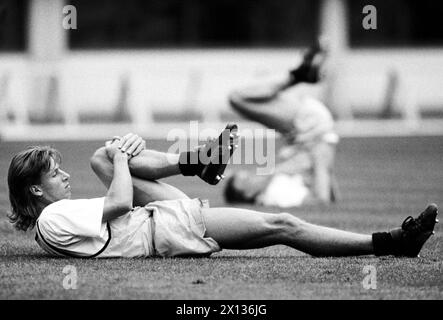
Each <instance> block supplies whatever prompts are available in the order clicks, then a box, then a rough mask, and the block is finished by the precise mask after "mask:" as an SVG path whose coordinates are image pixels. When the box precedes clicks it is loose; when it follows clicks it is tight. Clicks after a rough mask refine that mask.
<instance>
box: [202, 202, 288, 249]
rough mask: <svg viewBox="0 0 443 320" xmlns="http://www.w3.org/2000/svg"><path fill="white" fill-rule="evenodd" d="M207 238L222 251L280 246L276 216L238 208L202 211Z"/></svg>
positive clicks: (281, 240)
mask: <svg viewBox="0 0 443 320" xmlns="http://www.w3.org/2000/svg"><path fill="white" fill-rule="evenodd" d="M202 214H203V217H204V219H205V224H206V236H207V237H211V238H213V239H214V240H215V241H216V242H217V243H218V244H219V245H220V246H221V247H222V248H225V249H255V248H263V247H266V246H271V245H275V244H283V242H284V241H283V237H282V232H281V231H282V229H281V228H280V227H279V224H278V223H276V220H278V216H279V214H271V213H263V212H258V211H253V210H246V209H238V208H204V209H202Z"/></svg>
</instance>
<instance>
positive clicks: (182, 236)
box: [145, 198, 221, 257]
mask: <svg viewBox="0 0 443 320" xmlns="http://www.w3.org/2000/svg"><path fill="white" fill-rule="evenodd" d="M203 207H209V203H208V201H207V200H201V199H198V198H196V199H178V200H164V201H155V202H151V203H148V204H147V205H146V206H145V208H146V209H147V210H149V211H150V212H152V218H153V220H152V223H153V228H152V233H153V234H152V239H153V246H154V250H155V254H156V255H159V256H162V257H174V256H209V255H211V253H213V252H217V251H221V248H220V246H219V245H218V243H217V242H216V241H215V240H214V239H212V238H209V237H205V236H204V235H205V232H206V226H205V222H204V218H203V215H202V208H203Z"/></svg>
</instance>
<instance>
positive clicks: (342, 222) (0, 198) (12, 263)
mask: <svg viewBox="0 0 443 320" xmlns="http://www.w3.org/2000/svg"><path fill="white" fill-rule="evenodd" d="M42 143H43V142H42ZM46 143H50V144H51V145H53V146H55V147H56V148H58V149H59V150H60V151H61V152H62V154H64V160H63V167H64V168H65V169H66V170H67V171H68V172H69V173H70V174H71V185H72V190H73V195H74V198H80V197H93V196H102V195H103V194H104V192H105V189H104V187H102V186H101V184H100V183H99V181H98V180H97V179H96V178H95V177H94V175H93V174H92V172H91V171H90V169H89V164H88V158H89V156H90V155H91V154H92V152H93V150H94V148H96V147H98V146H100V144H101V142H98V141H95V142H53V143H51V142H46ZM27 145H28V144H27V143H16V142H14V143H13V142H1V143H0V177H1V181H2V183H1V184H0V210H1V218H0V232H1V237H0V299H442V298H443V276H442V275H443V246H442V245H441V242H442V235H441V233H442V232H441V226H440V225H437V229H436V235H435V236H434V237H432V238H431V239H430V240H429V241H428V242H427V243H426V245H425V247H424V249H423V250H422V252H421V258H415V259H409V258H401V259H400V258H393V257H384V258H375V257H372V256H367V257H366V256H365V257H356V258H313V257H310V256H308V255H305V254H302V253H300V252H297V251H295V250H293V249H290V248H287V247H284V246H274V247H270V248H266V249H260V250H248V251H235V250H223V251H222V252H220V253H217V254H214V255H213V256H212V257H211V258H204V259H192V258H187V259H185V258H180V259H178V258H175V259H162V258H150V259H132V260H130V259H109V260H71V259H61V258H51V257H49V256H48V255H46V254H45V253H44V252H43V251H42V250H41V249H40V248H39V247H38V246H37V244H36V243H35V242H34V241H33V237H34V231H32V232H29V234H22V233H20V232H17V231H14V230H13V229H12V227H11V226H10V225H9V223H8V222H7V219H6V217H5V216H6V210H8V209H9V204H8V199H7V185H6V175H7V167H8V164H9V161H10V158H11V156H12V154H13V153H15V152H16V151H19V150H21V149H23V148H24V147H25V146H27ZM149 146H150V147H152V148H156V149H160V150H165V151H166V149H167V147H168V145H167V144H166V143H165V142H161V141H153V142H151V141H150V142H149ZM336 167H337V177H338V181H339V184H340V190H341V196H342V200H341V202H340V203H338V204H336V205H332V206H330V207H321V206H309V207H305V208H300V209H291V210H289V211H290V212H291V213H293V214H294V215H297V216H298V217H301V218H303V219H306V220H308V221H310V222H313V223H318V224H323V225H327V226H331V227H339V228H344V229H347V230H351V231H357V232H367V233H370V232H372V231H376V230H386V229H387V228H389V227H394V226H395V227H396V226H398V225H399V224H400V223H401V222H402V221H403V219H404V218H405V217H407V216H408V215H414V216H415V215H416V214H417V213H418V212H419V211H421V210H423V209H424V207H425V206H426V204H427V203H428V202H435V203H437V204H440V205H442V206H443V137H410V138H348V139H343V140H342V141H341V144H340V145H339V148H338V154H337V165H336ZM235 168H236V166H232V167H230V170H235ZM166 181H167V182H170V183H172V184H174V185H176V186H178V187H179V188H181V189H182V190H184V191H185V192H186V193H187V194H188V195H189V196H191V197H197V196H198V197H201V198H207V199H209V200H210V202H211V206H213V207H215V206H224V205H226V204H225V203H224V201H223V198H222V196H221V192H222V190H223V183H220V184H219V185H217V186H215V187H208V186H207V185H205V184H204V183H202V182H200V181H199V180H198V179H195V178H184V177H174V178H168V179H166ZM245 207H247V208H249V207H248V206H245ZM253 208H254V209H257V210H264V211H266V209H265V208H260V207H253ZM267 211H271V212H276V210H275V209H271V210H269V209H268V210H267ZM67 265H73V266H75V267H76V269H77V275H78V283H77V289H76V290H65V289H64V288H63V279H64V277H65V276H66V275H65V274H64V273H63V268H64V267H65V266H67ZM367 265H372V266H374V267H375V268H376V271H377V274H376V275H377V288H376V289H371V290H367V289H365V288H364V287H363V285H362V281H363V279H364V277H365V276H366V274H365V273H364V272H363V268H364V267H365V266H367Z"/></svg>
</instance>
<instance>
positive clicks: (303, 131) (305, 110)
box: [283, 96, 339, 144]
mask: <svg viewBox="0 0 443 320" xmlns="http://www.w3.org/2000/svg"><path fill="white" fill-rule="evenodd" d="M283 99H291V100H289V101H288V103H293V104H295V105H296V108H295V113H296V114H295V116H294V118H293V123H294V128H295V130H294V132H292V133H290V134H288V135H286V138H287V139H288V140H289V141H290V142H291V143H293V142H296V143H310V142H312V141H315V140H322V141H324V142H327V143H332V144H336V143H338V140H339V137H338V135H337V133H336V132H335V128H334V119H333V117H332V114H331V112H330V111H329V109H328V108H327V107H326V106H325V105H324V104H323V103H322V102H321V101H320V100H318V99H315V98H312V97H310V96H300V97H286V98H283Z"/></svg>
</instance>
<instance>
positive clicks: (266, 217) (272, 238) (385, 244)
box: [203, 204, 438, 257]
mask: <svg viewBox="0 0 443 320" xmlns="http://www.w3.org/2000/svg"><path fill="white" fill-rule="evenodd" d="M437 213H438V210H437V206H436V205H435V204H431V205H429V206H428V207H427V208H426V209H425V210H424V211H423V212H422V213H421V214H420V215H419V216H418V218H415V219H414V218H412V217H408V218H406V219H405V221H404V222H403V224H402V226H401V227H400V228H396V229H393V230H391V231H389V232H379V233H373V234H372V235H364V234H358V233H353V232H348V231H343V230H338V229H333V228H328V227H323V226H318V225H314V224H311V223H308V222H305V221H303V220H301V219H298V218H296V217H294V216H292V215H290V214H288V213H281V214H268V213H262V212H257V211H251V210H244V209H234V208H213V209H212V208H208V209H203V216H204V219H205V222H206V229H207V232H206V235H207V236H208V237H212V238H213V239H214V240H215V241H217V242H218V243H219V245H220V246H221V247H222V248H226V249H254V248H262V247H266V246H272V245H277V244H283V245H287V246H290V247H292V248H295V249H297V250H300V251H303V252H305V253H308V254H310V255H313V256H355V255H368V254H376V255H397V256H408V257H415V256H417V255H418V253H419V252H420V250H421V248H422V246H423V245H424V243H425V242H426V241H427V239H428V238H429V237H430V236H431V235H432V234H434V231H433V230H434V226H435V224H436V223H437V222H438V220H437V219H436V217H437Z"/></svg>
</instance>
